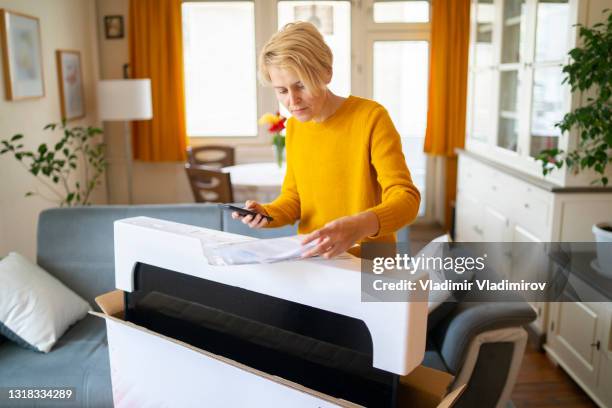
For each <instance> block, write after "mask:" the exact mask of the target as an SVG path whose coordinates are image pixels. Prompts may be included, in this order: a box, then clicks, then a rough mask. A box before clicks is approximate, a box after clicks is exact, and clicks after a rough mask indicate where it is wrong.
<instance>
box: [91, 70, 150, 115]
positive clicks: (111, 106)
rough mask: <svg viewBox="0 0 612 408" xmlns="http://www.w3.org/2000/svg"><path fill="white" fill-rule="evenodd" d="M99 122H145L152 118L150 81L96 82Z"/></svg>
mask: <svg viewBox="0 0 612 408" xmlns="http://www.w3.org/2000/svg"><path fill="white" fill-rule="evenodd" d="M98 116H99V119H100V120H118V121H119V120H121V121H123V120H147V119H151V118H152V117H153V107H152V104H151V80H150V79H117V80H105V81H100V82H98Z"/></svg>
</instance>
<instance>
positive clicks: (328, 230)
mask: <svg viewBox="0 0 612 408" xmlns="http://www.w3.org/2000/svg"><path fill="white" fill-rule="evenodd" d="M376 232H378V218H377V217H376V214H374V213H373V212H371V211H368V212H364V213H360V214H357V215H351V216H347V217H341V218H338V219H336V220H333V221H331V222H328V223H327V224H325V226H324V227H323V228H320V229H318V230H316V231H313V232H311V233H310V234H307V235H305V236H304V238H303V239H302V245H306V244H308V243H309V242H312V241H314V240H318V244H317V245H316V246H315V247H314V248H311V249H309V250H308V251H306V252H304V254H302V258H307V257H310V256H316V255H320V256H322V257H324V258H327V259H329V258H332V257H334V256H337V255H340V254H341V253H343V252H344V251H346V250H347V249H349V248H350V247H352V246H353V245H354V244H355V243H356V242H358V241H359V240H361V239H362V238H364V237H367V236H370V235H374V234H376Z"/></svg>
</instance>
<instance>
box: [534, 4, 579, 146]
mask: <svg viewBox="0 0 612 408" xmlns="http://www.w3.org/2000/svg"><path fill="white" fill-rule="evenodd" d="M570 7H571V5H570V2H569V0H545V1H542V0H540V1H537V2H536V6H535V8H534V9H533V10H534V12H535V15H536V18H535V33H534V38H535V42H534V44H533V45H532V47H533V50H531V49H530V51H529V53H530V54H531V55H530V59H533V64H529V65H530V66H529V67H528V72H529V75H528V78H529V81H530V91H531V103H530V106H531V115H530V118H531V123H530V126H529V140H530V141H529V155H530V156H531V157H537V156H538V155H539V154H540V152H541V151H542V150H544V149H553V148H557V147H559V138H560V136H561V132H560V130H559V128H557V127H556V126H555V123H557V122H560V121H561V119H563V115H564V114H565V113H566V112H567V111H568V110H569V109H570V87H569V86H568V85H567V84H562V82H563V77H564V74H563V73H562V70H561V69H562V67H561V66H562V65H563V63H564V62H565V60H566V58H567V52H568V51H569V49H570V45H569V43H570V39H569V33H570V30H569V29H567V30H559V27H570V26H571V23H570V12H571V10H570ZM532 55H533V58H531V57H532Z"/></svg>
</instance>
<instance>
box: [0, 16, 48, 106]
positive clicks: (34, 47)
mask: <svg viewBox="0 0 612 408" xmlns="http://www.w3.org/2000/svg"><path fill="white" fill-rule="evenodd" d="M0 42H1V45H0V46H1V48H2V64H3V68H4V81H5V89H6V91H5V93H6V99H8V100H11V101H14V100H20V99H29V98H41V97H43V96H45V83H44V79H43V66H42V53H41V48H42V47H41V42H40V23H39V21H38V18H36V17H32V16H28V15H25V14H21V13H16V12H14V11H9V10H5V9H0Z"/></svg>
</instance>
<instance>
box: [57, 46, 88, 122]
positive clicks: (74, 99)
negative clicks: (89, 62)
mask: <svg viewBox="0 0 612 408" xmlns="http://www.w3.org/2000/svg"><path fill="white" fill-rule="evenodd" d="M55 58H56V60H57V76H58V80H59V90H60V106H61V110H62V119H66V120H72V119H78V118H82V117H84V116H85V96H84V92H83V74H82V70H81V53H80V52H79V51H71V50H56V51H55Z"/></svg>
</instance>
